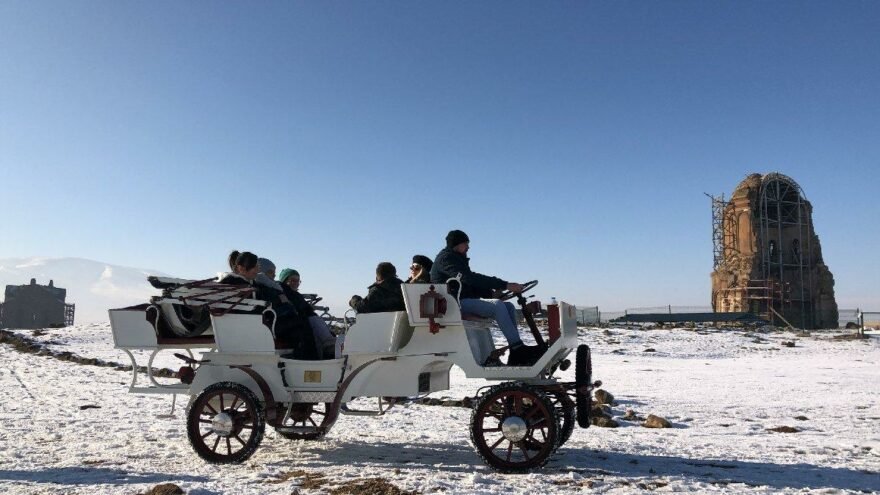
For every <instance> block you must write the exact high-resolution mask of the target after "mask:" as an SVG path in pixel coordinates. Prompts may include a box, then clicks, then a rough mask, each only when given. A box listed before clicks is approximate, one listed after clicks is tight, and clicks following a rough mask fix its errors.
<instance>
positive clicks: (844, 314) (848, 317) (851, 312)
mask: <svg viewBox="0 0 880 495" xmlns="http://www.w3.org/2000/svg"><path fill="white" fill-rule="evenodd" d="M847 325H849V326H850V327H853V326H856V325H861V323H860V321H859V310H858V309H838V310H837V326H838V328H846V327H847Z"/></svg>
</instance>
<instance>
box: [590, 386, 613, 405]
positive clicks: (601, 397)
mask: <svg viewBox="0 0 880 495" xmlns="http://www.w3.org/2000/svg"><path fill="white" fill-rule="evenodd" d="M593 395H595V397H596V403H597V404H608V405H611V404H614V396H613V395H611V394H610V393H609V392H607V391H605V390H602V389H601V388H600V389H599V390H596V392H595V393H594V394H593Z"/></svg>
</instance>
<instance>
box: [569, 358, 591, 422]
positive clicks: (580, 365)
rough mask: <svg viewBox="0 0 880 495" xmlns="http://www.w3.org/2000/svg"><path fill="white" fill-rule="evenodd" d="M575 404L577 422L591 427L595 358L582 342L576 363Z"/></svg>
mask: <svg viewBox="0 0 880 495" xmlns="http://www.w3.org/2000/svg"><path fill="white" fill-rule="evenodd" d="M574 379H575V387H576V388H575V392H576V395H575V404H576V405H577V422H578V426H580V427H581V428H589V427H590V409H591V408H592V407H593V404H592V399H591V398H590V392H589V390H585V389H586V388H588V387H589V386H590V385H591V383H592V380H593V360H592V359H591V358H590V347H589V346H588V345H587V344H581V345H579V346H578V348H577V355H576V358H575V364H574Z"/></svg>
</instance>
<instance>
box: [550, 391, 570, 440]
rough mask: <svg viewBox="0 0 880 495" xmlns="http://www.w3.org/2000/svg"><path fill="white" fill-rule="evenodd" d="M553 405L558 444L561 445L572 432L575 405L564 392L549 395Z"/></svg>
mask: <svg viewBox="0 0 880 495" xmlns="http://www.w3.org/2000/svg"><path fill="white" fill-rule="evenodd" d="M550 400H551V401H552V402H553V407H554V408H555V409H556V416H557V417H558V418H559V440H558V441H557V443H558V446H559V447H562V445H563V444H564V443H565V442H567V441H568V439H569V438H571V434H572V432H574V419H575V405H574V401H572V400H571V397H569V396H568V394H567V393H565V392H554V393H552V394H551V395H550Z"/></svg>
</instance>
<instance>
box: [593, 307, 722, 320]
mask: <svg viewBox="0 0 880 495" xmlns="http://www.w3.org/2000/svg"><path fill="white" fill-rule="evenodd" d="M576 307H577V321H578V324H580V325H595V324H597V323H608V322H610V321H612V320H615V319H617V318H620V317H622V316H626V315H635V314H650V313H667V314H670V313H711V312H712V307H711V306H673V305H671V304H667V305H666V306H643V307H638V308H627V309H625V310H623V311H601V310H600V309H599V307H598V306H576Z"/></svg>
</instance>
